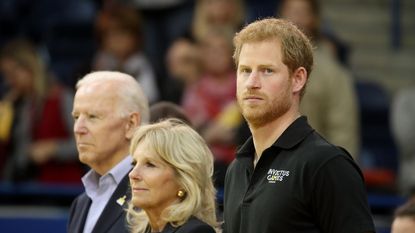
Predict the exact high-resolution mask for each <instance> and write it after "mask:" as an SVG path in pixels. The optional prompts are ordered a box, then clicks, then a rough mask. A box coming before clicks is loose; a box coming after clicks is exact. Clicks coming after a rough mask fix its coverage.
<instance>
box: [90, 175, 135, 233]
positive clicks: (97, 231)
mask: <svg viewBox="0 0 415 233" xmlns="http://www.w3.org/2000/svg"><path fill="white" fill-rule="evenodd" d="M128 184H129V179H128V173H127V175H125V176H124V178H123V179H122V180H121V182H120V184H119V185H118V187H117V189H115V191H114V193H113V194H112V196H111V198H110V199H109V201H108V203H107V205H106V206H105V208H104V210H103V211H102V214H101V216H100V217H99V219H98V221H97V223H96V224H95V227H94V229H93V230H92V232H93V233H103V232H107V231H108V229H109V228H110V227H111V226H112V225H113V224H114V223H115V222H116V221H117V220H118V219H119V218H122V217H124V216H125V215H123V213H124V212H125V208H126V207H127V202H128V200H130V197H131V192H129V191H128V187H129V185H128ZM124 196H126V197H124ZM122 197H124V199H125V202H124V203H122V205H121V204H119V203H118V202H117V200H119V199H120V198H122ZM123 221H124V219H123Z"/></svg>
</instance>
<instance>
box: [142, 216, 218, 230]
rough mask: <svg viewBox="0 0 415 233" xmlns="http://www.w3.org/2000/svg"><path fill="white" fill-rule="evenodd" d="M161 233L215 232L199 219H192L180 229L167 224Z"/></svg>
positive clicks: (148, 228)
mask: <svg viewBox="0 0 415 233" xmlns="http://www.w3.org/2000/svg"><path fill="white" fill-rule="evenodd" d="M150 232H151V229H150V227H147V229H146V233H150ZM160 233H215V230H214V229H213V227H211V226H210V225H208V224H207V223H205V222H203V221H201V220H199V219H198V218H196V217H190V218H189V220H187V222H185V223H184V224H183V225H181V226H178V227H173V226H172V225H171V224H167V225H166V227H164V229H163V231H162V232H160Z"/></svg>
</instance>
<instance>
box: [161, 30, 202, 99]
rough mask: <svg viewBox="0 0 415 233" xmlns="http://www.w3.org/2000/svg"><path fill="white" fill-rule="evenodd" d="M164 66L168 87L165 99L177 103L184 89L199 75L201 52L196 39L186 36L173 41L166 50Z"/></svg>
mask: <svg viewBox="0 0 415 233" xmlns="http://www.w3.org/2000/svg"><path fill="white" fill-rule="evenodd" d="M166 67H167V76H168V78H169V89H168V90H165V93H164V94H165V95H166V96H168V98H167V99H169V100H170V101H172V102H174V103H178V104H179V103H181V101H182V95H183V91H184V89H186V87H188V86H190V85H192V84H193V83H194V82H196V81H197V80H198V79H199V78H200V76H201V71H202V70H201V54H200V49H199V46H198V44H197V43H196V41H194V39H192V38H190V37H186V36H183V37H180V38H178V39H177V40H175V41H173V43H172V44H171V46H170V47H169V48H168V50H167V56H166Z"/></svg>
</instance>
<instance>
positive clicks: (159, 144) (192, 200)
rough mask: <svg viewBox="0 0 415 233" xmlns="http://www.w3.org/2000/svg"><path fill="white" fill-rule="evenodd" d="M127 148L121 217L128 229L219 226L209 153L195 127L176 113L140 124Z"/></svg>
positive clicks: (204, 232) (210, 229)
mask: <svg viewBox="0 0 415 233" xmlns="http://www.w3.org/2000/svg"><path fill="white" fill-rule="evenodd" d="M130 153H131V155H132V157H133V165H134V168H133V170H132V171H131V172H130V174H129V177H130V184H131V191H132V198H131V202H130V205H129V209H128V214H127V220H128V223H129V224H130V227H131V230H132V232H134V233H137V232H145V233H150V232H162V233H167V232H177V233H193V232H194V233H196V232H197V233H214V232H217V231H219V230H218V229H216V230H215V228H217V226H218V222H217V221H216V215H215V189H214V187H213V183H212V171H213V156H212V153H211V152H210V150H209V148H208V147H207V145H206V143H205V141H204V140H203V139H202V138H201V136H200V135H199V134H198V133H196V131H194V130H193V129H192V128H191V127H190V126H188V125H186V124H184V123H182V122H181V121H180V120H178V119H168V120H165V121H162V122H159V123H155V124H151V125H146V126H142V127H140V128H139V129H138V130H137V132H136V133H135V135H134V137H133V140H132V142H131V146H130ZM138 209H139V210H138Z"/></svg>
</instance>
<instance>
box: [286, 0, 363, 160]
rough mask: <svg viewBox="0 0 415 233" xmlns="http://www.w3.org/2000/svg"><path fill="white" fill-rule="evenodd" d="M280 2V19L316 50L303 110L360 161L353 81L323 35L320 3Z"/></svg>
mask: <svg viewBox="0 0 415 233" xmlns="http://www.w3.org/2000/svg"><path fill="white" fill-rule="evenodd" d="M280 2H281V3H280V4H281V5H280V6H279V12H278V16H279V17H281V18H284V19H287V20H290V21H292V22H293V23H294V24H296V25H297V26H298V27H299V28H300V29H301V30H302V31H303V32H304V33H305V34H306V35H307V36H308V37H309V38H310V40H311V41H312V43H313V46H315V47H316V49H315V50H314V58H315V65H314V69H313V73H311V75H310V82H309V83H308V84H307V91H306V92H305V94H304V100H303V101H302V102H301V109H300V110H301V112H302V113H303V114H304V115H306V116H307V117H308V120H309V122H310V125H311V126H313V128H315V129H316V130H317V132H319V133H321V134H322V135H323V136H324V137H325V138H327V140H328V141H329V142H331V143H333V144H335V145H338V146H342V147H344V148H345V149H347V150H348V151H349V152H350V154H351V155H352V156H353V158H354V159H358V156H359V147H360V125H359V112H358V111H359V110H358V101H357V93H356V90H355V87H354V80H353V77H352V75H351V74H350V72H349V71H348V70H346V69H345V67H343V66H342V65H341V64H340V63H339V62H338V61H337V60H336V59H337V58H336V57H335V53H334V52H333V44H332V43H331V41H330V40H327V39H326V38H325V37H324V36H323V34H322V33H321V16H320V6H319V4H318V1H317V0H281V1H280Z"/></svg>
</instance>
